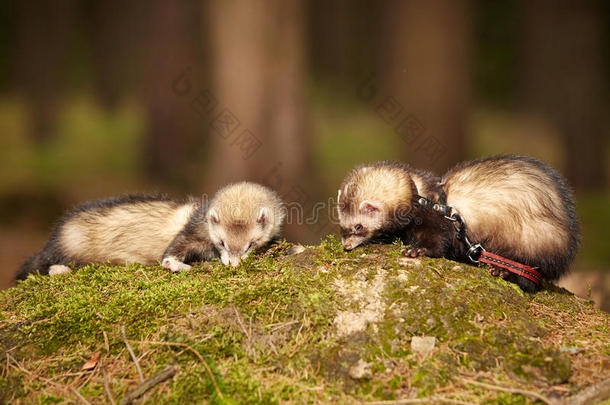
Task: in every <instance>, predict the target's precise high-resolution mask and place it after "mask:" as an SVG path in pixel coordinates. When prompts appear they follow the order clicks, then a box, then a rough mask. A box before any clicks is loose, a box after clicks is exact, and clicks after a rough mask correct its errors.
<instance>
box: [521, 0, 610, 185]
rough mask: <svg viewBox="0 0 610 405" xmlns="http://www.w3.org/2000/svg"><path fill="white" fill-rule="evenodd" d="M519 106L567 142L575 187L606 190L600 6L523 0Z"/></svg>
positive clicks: (568, 166) (570, 0)
mask: <svg viewBox="0 0 610 405" xmlns="http://www.w3.org/2000/svg"><path fill="white" fill-rule="evenodd" d="M521 6H522V12H523V24H522V51H523V56H522V58H521V70H522V71H521V78H522V81H521V86H520V90H521V101H522V102H521V105H522V106H523V107H524V108H527V109H532V110H534V111H538V112H539V113H542V114H544V115H546V116H547V117H548V118H549V119H550V120H551V121H552V122H553V124H555V126H556V127H557V129H558V130H559V132H560V134H561V136H562V137H563V142H564V143H565V150H566V174H567V177H568V179H569V180H570V182H571V183H572V185H573V186H575V187H577V188H586V189H602V188H604V187H605V186H606V184H607V183H606V182H607V179H606V176H605V173H606V171H605V170H606V163H605V159H606V148H605V141H606V139H607V136H608V134H607V120H606V119H605V114H604V112H605V110H606V108H607V105H606V103H607V99H606V97H605V95H606V91H607V90H606V89H607V88H606V83H605V76H604V74H605V71H604V68H603V62H604V60H605V59H604V56H605V55H604V49H605V48H604V45H603V20H602V14H601V12H602V8H601V2H597V1H578V0H562V1H556V0H537V1H525V0H524V1H522V2H521Z"/></svg>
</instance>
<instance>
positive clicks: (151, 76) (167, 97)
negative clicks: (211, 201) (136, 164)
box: [122, 0, 204, 189]
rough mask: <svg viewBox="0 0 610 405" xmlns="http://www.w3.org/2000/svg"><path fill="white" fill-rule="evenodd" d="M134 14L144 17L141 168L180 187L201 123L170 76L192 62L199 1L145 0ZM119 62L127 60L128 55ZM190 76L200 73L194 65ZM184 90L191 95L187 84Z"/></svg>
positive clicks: (185, 181) (195, 148)
mask: <svg viewBox="0 0 610 405" xmlns="http://www.w3.org/2000/svg"><path fill="white" fill-rule="evenodd" d="M143 4H144V6H145V7H143V8H142V9H141V10H140V14H141V15H140V17H139V18H141V19H144V20H145V21H146V25H145V27H144V36H143V37H142V41H141V42H140V43H139V46H141V47H142V48H143V50H144V51H143V60H142V69H141V72H142V73H143V74H142V77H141V78H140V83H139V84H140V88H141V94H142V96H143V98H144V106H145V109H146V115H147V118H148V126H149V128H148V137H147V140H146V142H147V143H146V146H145V153H144V154H143V157H144V159H145V161H144V168H145V171H146V173H147V174H148V175H149V176H150V177H151V179H152V180H156V181H159V180H161V181H165V182H169V183H171V184H172V186H173V187H181V188H183V189H186V188H188V187H189V181H188V179H187V176H186V173H187V171H188V170H187V168H188V166H189V165H188V162H192V161H197V159H198V158H199V156H198V154H197V152H198V151H199V149H200V148H199V145H201V143H202V138H203V137H202V136H201V134H202V132H203V128H204V126H203V124H202V121H201V117H200V116H198V115H197V114H196V113H195V112H194V111H193V109H192V108H191V106H190V103H189V102H188V101H186V102H185V100H184V99H183V98H181V97H180V96H179V95H177V94H176V92H175V87H174V83H175V81H176V78H177V77H179V76H180V74H181V73H183V72H184V71H185V70H187V69H189V68H191V67H192V66H193V65H194V64H195V62H196V58H195V54H196V44H198V41H197V40H196V39H197V38H199V37H200V26H199V25H198V23H199V18H198V16H199V15H200V11H199V3H196V2H176V1H173V0H150V1H146V2H144V3H143ZM122 63H124V64H126V65H127V66H129V57H127V59H125V60H123V61H122ZM191 74H192V76H193V77H192V78H191V79H192V80H193V81H196V80H197V78H198V77H200V74H199V71H198V69H196V68H193V69H192V70H191ZM189 93H190V94H188V95H187V96H194V89H190V90H189Z"/></svg>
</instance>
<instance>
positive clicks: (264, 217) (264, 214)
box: [256, 207, 271, 227]
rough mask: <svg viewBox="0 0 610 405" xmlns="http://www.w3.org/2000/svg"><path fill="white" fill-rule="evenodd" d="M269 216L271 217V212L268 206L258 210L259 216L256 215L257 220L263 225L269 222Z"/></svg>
mask: <svg viewBox="0 0 610 405" xmlns="http://www.w3.org/2000/svg"><path fill="white" fill-rule="evenodd" d="M269 218H271V212H270V211H269V209H268V208H265V207H263V208H261V209H260V211H259V212H258V217H256V222H258V223H259V224H261V225H262V226H263V227H264V226H265V225H266V224H267V223H268V222H269Z"/></svg>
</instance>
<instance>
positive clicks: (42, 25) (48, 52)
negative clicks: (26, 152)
mask: <svg viewBox="0 0 610 405" xmlns="http://www.w3.org/2000/svg"><path fill="white" fill-rule="evenodd" d="M13 5H14V7H15V15H16V19H17V23H16V29H17V35H16V42H17V43H16V45H15V47H14V50H15V54H14V72H15V76H16V77H15V82H16V84H17V88H18V89H20V90H21V91H23V93H24V95H25V97H26V98H27V101H28V107H29V109H30V116H31V121H32V123H33V128H32V131H31V135H32V137H33V139H35V140H37V141H42V140H45V139H47V138H49V137H51V136H52V135H53V132H54V130H55V123H56V119H57V113H58V111H59V107H60V100H61V98H62V90H63V89H64V85H65V83H66V72H68V71H69V69H68V56H69V50H70V46H71V39H72V34H73V32H72V29H73V20H74V14H75V9H74V1H72V0H62V1H57V2H38V1H16V2H14V3H13Z"/></svg>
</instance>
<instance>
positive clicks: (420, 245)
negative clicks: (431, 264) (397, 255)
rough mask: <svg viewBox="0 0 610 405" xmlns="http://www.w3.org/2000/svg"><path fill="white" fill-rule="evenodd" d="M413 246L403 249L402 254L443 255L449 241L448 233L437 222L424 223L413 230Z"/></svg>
mask: <svg viewBox="0 0 610 405" xmlns="http://www.w3.org/2000/svg"><path fill="white" fill-rule="evenodd" d="M414 235H415V242H414V243H413V246H412V247H410V248H408V249H405V250H404V252H403V254H404V255H405V256H408V257H420V256H428V257H443V256H444V255H445V253H446V251H447V246H448V243H449V240H448V235H447V232H446V231H445V229H443V227H442V226H439V224H438V223H434V222H432V223H424V224H422V225H419V227H418V228H417V229H416V230H415V232H414Z"/></svg>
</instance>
